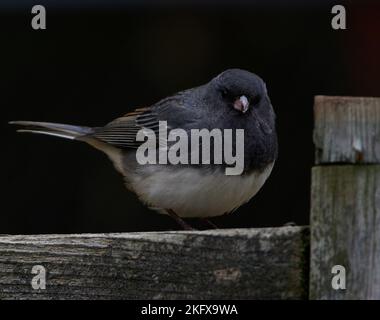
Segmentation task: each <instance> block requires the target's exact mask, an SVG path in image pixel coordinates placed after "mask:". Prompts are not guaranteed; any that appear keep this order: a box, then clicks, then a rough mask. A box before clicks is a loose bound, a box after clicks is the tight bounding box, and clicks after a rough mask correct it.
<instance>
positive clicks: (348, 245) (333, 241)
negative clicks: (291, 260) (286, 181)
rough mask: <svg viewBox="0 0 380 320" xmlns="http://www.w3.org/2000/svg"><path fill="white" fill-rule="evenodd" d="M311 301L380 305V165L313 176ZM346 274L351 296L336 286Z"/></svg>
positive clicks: (317, 171) (321, 170) (324, 170)
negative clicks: (339, 274)
mask: <svg viewBox="0 0 380 320" xmlns="http://www.w3.org/2000/svg"><path fill="white" fill-rule="evenodd" d="M310 227H311V245H310V246H311V248H310V250H311V252H310V253H311V262H310V272H311V273H310V298H311V299H380V165H344V166H338V165H335V166H320V167H314V168H313V170H312V192H311V221H310ZM334 265H342V266H344V267H345V268H346V290H334V289H332V286H331V280H332V277H333V274H332V273H331V269H332V267H333V266H334Z"/></svg>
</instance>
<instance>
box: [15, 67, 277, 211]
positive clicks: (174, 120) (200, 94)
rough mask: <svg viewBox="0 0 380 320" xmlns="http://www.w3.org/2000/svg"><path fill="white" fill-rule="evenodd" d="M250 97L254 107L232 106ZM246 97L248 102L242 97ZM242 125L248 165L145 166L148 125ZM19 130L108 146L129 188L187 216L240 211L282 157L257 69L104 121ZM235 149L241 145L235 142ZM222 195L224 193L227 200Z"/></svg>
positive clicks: (231, 74) (158, 207) (155, 128)
mask: <svg viewBox="0 0 380 320" xmlns="http://www.w3.org/2000/svg"><path fill="white" fill-rule="evenodd" d="M241 96H244V97H246V100H247V101H249V108H248V110H244V112H240V111H239V110H237V109H236V108H234V106H235V105H234V103H235V102H236V99H237V98H239V97H241ZM244 101H245V100H244ZM159 121H167V124H168V129H169V130H171V129H176V128H180V129H184V130H185V131H186V132H190V130H191V129H203V128H205V129H209V130H212V129H214V128H218V129H244V171H243V174H242V175H241V176H225V175H224V173H223V171H222V170H220V169H223V168H224V167H225V166H226V164H225V163H223V164H221V165H213V164H210V165H186V166H184V165H170V164H167V165H139V164H138V163H137V162H136V158H135V152H136V148H138V146H139V145H140V144H141V143H142V142H138V141H136V134H137V132H138V131H139V130H140V129H142V128H148V129H151V130H153V131H154V132H156V133H158V128H159V127H158V124H159ZM11 123H12V124H16V125H20V126H22V127H23V128H22V129H20V130H19V131H21V132H33V133H41V134H47V135H53V136H58V137H63V138H68V139H73V140H79V141H84V142H87V143H89V144H90V145H92V146H94V147H96V148H98V149H100V150H102V151H103V152H105V153H106V154H107V155H108V156H109V157H110V159H111V160H112V161H113V163H114V165H115V167H116V168H117V170H118V171H120V172H121V173H122V174H123V176H124V177H125V180H126V185H127V187H128V188H129V189H130V190H132V191H133V192H135V193H137V195H138V196H139V198H140V199H141V200H142V201H143V202H145V203H146V204H147V205H149V206H150V207H152V208H154V209H156V210H159V211H160V212H166V211H167V210H168V209H170V210H173V211H174V212H176V214H178V215H179V216H181V217H207V216H217V215H222V214H225V213H228V212H231V211H233V210H235V209H236V208H237V207H239V206H240V205H242V204H243V203H244V202H246V201H248V200H249V199H250V198H251V197H253V196H254V194H256V192H257V191H258V190H259V189H260V188H261V186H262V185H263V183H264V182H265V180H266V179H267V177H268V176H269V174H270V172H271V169H272V167H273V164H274V161H275V159H276V157H277V135H276V130H275V114H274V111H273V108H272V105H271V102H270V99H269V97H268V94H267V90H266V86H265V84H264V82H263V81H262V79H261V78H260V77H258V76H257V75H255V74H253V73H250V72H248V71H245V70H240V69H230V70H227V71H225V72H223V73H221V74H220V75H218V76H217V77H215V78H214V79H212V80H211V81H210V82H208V83H207V84H205V85H202V86H199V87H196V88H192V89H189V90H185V91H182V92H179V93H177V94H175V95H173V96H170V97H168V98H165V99H163V100H161V101H159V102H157V103H156V104H154V105H152V106H150V107H144V108H138V109H136V110H135V111H133V112H130V113H128V114H126V115H124V116H122V117H120V118H117V119H115V120H114V121H112V122H110V123H108V124H107V125H105V126H104V127H95V128H90V127H83V126H72V125H65V124H56V123H46V122H31V121H14V122H11ZM233 150H234V151H235V145H233ZM222 198H224V199H222Z"/></svg>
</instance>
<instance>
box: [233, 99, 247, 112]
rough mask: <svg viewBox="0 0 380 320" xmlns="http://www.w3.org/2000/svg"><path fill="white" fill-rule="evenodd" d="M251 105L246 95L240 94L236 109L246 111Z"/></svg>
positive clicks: (235, 104) (235, 105)
mask: <svg viewBox="0 0 380 320" xmlns="http://www.w3.org/2000/svg"><path fill="white" fill-rule="evenodd" d="M248 107H249V101H248V99H247V97H246V96H240V97H239V98H238V99H236V100H235V102H234V109H236V110H238V111H240V112H243V113H246V112H247V110H248Z"/></svg>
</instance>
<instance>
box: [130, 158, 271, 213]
mask: <svg viewBox="0 0 380 320" xmlns="http://www.w3.org/2000/svg"><path fill="white" fill-rule="evenodd" d="M272 167H273V164H270V165H269V166H268V167H267V168H265V170H263V171H262V172H254V171H253V172H251V173H249V174H246V175H242V176H227V175H225V174H224V173H223V172H222V171H214V172H207V171H206V170H200V169H199V168H193V167H182V168H176V169H174V168H172V167H169V166H149V167H146V168H145V169H144V173H143V174H139V175H137V176H135V177H134V178H133V179H132V180H133V181H131V187H132V188H133V189H134V191H135V192H136V193H137V194H138V195H139V197H140V199H142V200H143V201H144V202H146V203H147V204H148V205H149V206H151V207H152V208H155V209H157V210H164V209H172V210H173V211H174V212H176V213H177V214H178V215H179V216H181V217H189V218H190V217H213V216H219V215H223V214H225V213H228V212H231V211H233V210H234V209H236V208H238V207H239V206H241V205H242V204H244V203H245V202H247V201H248V200H249V199H251V198H252V197H253V196H254V195H255V194H256V193H257V192H258V191H259V189H260V188H261V187H262V185H263V184H264V182H265V180H266V179H267V178H268V176H269V174H270V172H271V170H272Z"/></svg>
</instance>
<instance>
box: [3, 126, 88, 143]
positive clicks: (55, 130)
mask: <svg viewBox="0 0 380 320" xmlns="http://www.w3.org/2000/svg"><path fill="white" fill-rule="evenodd" d="M9 124H14V125H18V126H21V127H22V128H21V129H18V130H17V131H18V132H31V133H38V134H46V135H50V136H55V137H60V138H65V139H71V140H74V139H78V138H80V137H83V136H86V135H89V134H92V133H93V132H94V130H93V129H92V128H90V127H82V126H73V125H68V124H62V123H51V122H34V121H11V122H9Z"/></svg>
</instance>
